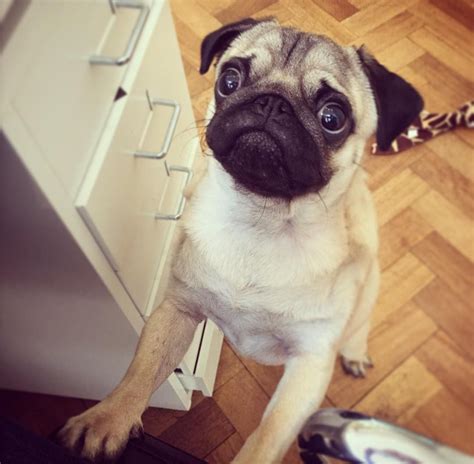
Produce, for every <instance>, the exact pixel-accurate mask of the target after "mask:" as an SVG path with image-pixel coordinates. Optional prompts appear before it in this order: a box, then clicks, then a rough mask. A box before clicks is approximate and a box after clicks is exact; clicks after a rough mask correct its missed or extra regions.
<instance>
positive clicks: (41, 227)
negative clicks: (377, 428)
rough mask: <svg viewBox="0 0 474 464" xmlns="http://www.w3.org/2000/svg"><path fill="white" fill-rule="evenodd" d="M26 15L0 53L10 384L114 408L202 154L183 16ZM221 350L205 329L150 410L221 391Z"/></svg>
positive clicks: (0, 340)
mask: <svg viewBox="0 0 474 464" xmlns="http://www.w3.org/2000/svg"><path fill="white" fill-rule="evenodd" d="M111 5H112V6H114V8H111ZM11 8H15V9H16V11H14V14H9V13H11V11H10V12H9V11H8V10H6V12H4V11H2V15H3V18H4V21H5V22H6V25H7V27H6V28H5V30H6V31H7V34H8V35H6V36H4V37H2V44H1V45H2V47H3V55H2V63H1V66H2V89H1V90H2V94H1V118H2V130H3V133H2V134H1V137H0V150H1V157H0V175H1V176H2V177H3V181H1V179H0V181H1V182H0V184H1V188H2V192H1V193H2V195H1V197H2V199H1V200H0V214H1V218H2V219H1V222H0V224H1V227H0V243H1V244H2V245H0V272H1V275H0V277H1V278H0V369H1V374H2V375H0V387H3V388H12V389H21V390H29V391H38V392H45V393H54V394H60V395H66V396H78V397H84V398H93V399H100V398H102V397H103V396H104V395H105V394H107V393H108V391H110V390H111V389H112V388H113V387H114V386H115V384H116V383H117V381H118V380H119V379H120V377H121V375H123V373H124V372H125V369H126V366H127V364H128V362H129V361H130V359H131V357H132V355H133V352H134V348H135V345H136V342H137V340H138V334H139V332H140V331H141V329H142V327H143V325H144V321H145V320H146V318H147V317H148V316H149V314H150V312H151V310H152V309H154V307H155V306H156V305H157V304H158V303H159V302H160V297H161V294H162V290H163V286H164V285H165V284H164V282H165V274H166V272H164V270H165V269H166V268H167V266H166V265H165V263H168V264H169V260H167V258H168V257H169V256H168V254H169V249H170V243H171V241H172V239H173V235H174V233H175V230H176V222H177V220H176V219H177V218H178V217H179V216H180V214H179V213H180V212H181V210H182V208H183V207H185V204H184V201H183V197H182V191H183V188H184V186H185V184H186V182H187V181H188V180H189V178H190V176H191V174H192V169H193V167H194V164H195V159H196V158H197V157H196V153H197V151H198V149H199V145H198V137H195V138H194V140H193V141H192V142H191V143H189V140H190V138H191V137H192V136H193V135H197V134H193V130H194V129H192V127H193V124H194V117H193V113H192V107H191V102H190V98H189V94H188V90H187V85H186V80H185V75H184V70H183V66H182V63H181V58H180V54H179V47H178V43H177V39H176V35H175V31H174V26H173V21H172V16H171V12H170V9H169V5H168V4H167V2H165V1H163V0H154V1H152V0H150V1H145V0H143V1H140V0H136V1H135V0H116V1H115V2H113V1H112V2H111V3H109V1H108V0H82V1H68V0H64V1H57V0H54V1H53V0H51V1H48V0H32V1H31V2H13V3H11V4H10V5H9V9H11ZM12 18H13V19H12ZM8 21H12V22H13V24H12V23H8ZM126 52H130V53H128V55H129V57H127V58H126V59H123V60H119V57H123V56H124V54H125V55H126V54H127V53H126ZM98 56H102V57H106V59H105V60H102V61H108V62H109V63H105V64H97V63H95V62H96V61H101V60H100V59H98V58H97V57H98ZM117 60H118V61H123V62H120V63H116V64H113V62H114V61H117ZM184 130H186V132H185V133H183V131H184ZM180 134H181V137H180ZM137 155H140V156H137ZM2 246H3V248H2ZM221 343H222V334H221V332H220V331H219V330H218V329H217V327H216V326H215V325H214V324H213V323H212V322H210V321H206V322H204V323H202V324H201V325H200V326H199V328H198V330H197V332H196V335H195V337H194V341H193V343H192V345H191V347H190V349H189V351H188V353H187V354H186V356H185V357H184V359H183V361H182V363H181V365H180V366H179V368H178V369H177V371H176V373H174V374H172V375H171V376H170V378H169V379H168V381H167V382H165V384H163V386H162V387H161V388H160V389H159V390H158V391H157V392H156V393H155V395H154V396H153V398H152V402H151V404H153V405H155V406H163V407H170V408H176V409H187V408H189V406H190V400H191V394H192V391H193V390H201V391H202V392H203V393H204V394H206V395H210V394H212V388H213V384H214V379H215V374H216V369H217V363H218V359H219V353H220V347H221Z"/></svg>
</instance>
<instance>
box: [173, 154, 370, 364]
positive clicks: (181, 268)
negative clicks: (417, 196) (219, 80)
mask: <svg viewBox="0 0 474 464" xmlns="http://www.w3.org/2000/svg"><path fill="white" fill-rule="evenodd" d="M361 185H363V183H361ZM363 188H364V189H365V186H363ZM356 191H357V189H356ZM359 196H360V195H359ZM354 197H357V196H356V195H355V196H354ZM355 203H357V201H356V202H355ZM347 206H348V202H347V201H339V202H337V203H332V204H331V205H330V208H327V205H326V204H325V203H324V202H323V201H322V200H321V197H319V196H317V195H315V196H313V197H312V198H310V197H307V198H304V199H302V200H299V201H295V202H293V203H292V204H291V205H290V206H288V205H284V204H283V203H276V202H275V201H270V200H267V201H266V202H265V200H263V199H256V198H255V197H254V196H251V195H247V194H245V193H243V192H239V191H237V190H235V187H234V185H233V182H232V180H231V179H230V177H229V176H228V175H227V174H226V173H225V172H224V171H222V169H221V168H220V166H219V165H218V164H217V163H215V162H214V161H212V162H211V164H210V167H209V171H208V173H207V176H206V177H205V178H204V179H203V181H202V182H201V184H200V185H199V187H198V189H197V191H196V192H195V195H194V196H193V200H192V203H191V205H190V209H189V213H188V216H187V218H186V223H185V233H186V239H185V241H184V244H183V247H182V249H181V250H180V251H179V254H178V259H177V260H176V266H175V275H177V276H178V277H179V279H180V280H181V281H184V282H185V284H186V286H188V288H189V289H190V293H189V295H190V296H189V298H190V300H192V302H190V306H192V307H193V308H194V310H196V308H199V309H198V311H199V312H201V313H202V314H203V315H205V316H207V317H210V318H211V319H213V320H214V321H215V322H216V323H217V324H218V325H219V326H220V327H221V329H222V330H223V331H224V332H225V334H226V336H227V337H228V338H229V339H230V341H231V342H232V343H233V344H234V345H236V347H237V348H238V349H239V350H240V351H241V352H243V353H244V354H246V355H250V356H253V357H256V358H257V359H258V360H260V361H264V362H270V363H274V362H281V361H283V360H284V358H285V357H286V356H288V355H291V354H292V353H293V352H295V351H299V350H303V349H304V350H314V349H317V345H318V343H319V342H321V340H325V341H327V339H328V338H331V339H336V338H337V336H338V335H339V334H340V333H342V331H343V329H344V326H345V323H346V322H347V320H348V318H349V316H350V312H351V310H352V307H353V305H354V302H355V300H356V298H357V292H358V287H359V286H360V283H361V280H362V278H363V277H362V276H363V274H364V272H366V260H364V259H360V258H359V255H358V254H357V256H355V255H354V250H355V249H356V248H359V244H355V242H354V233H353V232H356V235H357V234H358V233H359V232H357V230H358V228H357V227H356V226H355V224H352V222H351V220H350V218H352V217H353V216H354V215H353V214H352V215H351V214H348V212H347ZM366 206H367V205H366ZM368 206H369V208H368V209H367V208H365V210H368V211H369V213H370V212H371V209H370V206H371V205H370V204H369V205H368ZM359 209H360V208H359ZM362 211H364V208H361V211H359V213H361V212H362ZM369 215H370V214H369ZM366 216H367V215H366V214H364V215H363V217H360V215H359V220H360V221H362V222H364V221H366V219H367V217H366ZM359 229H360V228H359ZM359 235H360V234H359ZM362 235H364V234H362ZM358 238H359V239H358V240H357V242H360V238H361V237H358ZM193 291H194V293H193Z"/></svg>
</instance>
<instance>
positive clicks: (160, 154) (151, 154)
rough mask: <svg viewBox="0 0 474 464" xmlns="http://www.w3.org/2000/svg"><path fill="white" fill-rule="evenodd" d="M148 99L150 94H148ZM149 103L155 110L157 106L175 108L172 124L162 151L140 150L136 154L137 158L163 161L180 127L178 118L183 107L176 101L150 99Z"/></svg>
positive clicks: (169, 125)
mask: <svg viewBox="0 0 474 464" xmlns="http://www.w3.org/2000/svg"><path fill="white" fill-rule="evenodd" d="M147 97H148V93H147ZM148 102H149V104H150V108H151V109H153V107H154V106H155V105H163V106H170V107H171V108H174V110H173V114H172V115H171V119H170V122H169V124H168V129H166V134H165V138H164V140H163V145H162V146H161V149H160V151H142V150H138V151H136V152H135V153H134V155H135V156H136V157H137V158H151V159H163V158H164V157H165V156H166V155H167V154H168V151H169V149H170V146H171V141H172V139H173V135H174V132H175V130H176V126H177V125H178V118H179V114H180V112H181V106H180V105H179V103H178V102H177V101H175V100H165V99H164V98H154V99H150V98H149V97H148Z"/></svg>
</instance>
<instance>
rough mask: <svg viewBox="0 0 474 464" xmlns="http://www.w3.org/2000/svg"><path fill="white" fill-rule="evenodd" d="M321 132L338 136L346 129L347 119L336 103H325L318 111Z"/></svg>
mask: <svg viewBox="0 0 474 464" xmlns="http://www.w3.org/2000/svg"><path fill="white" fill-rule="evenodd" d="M319 119H320V121H321V126H322V128H323V130H324V131H325V132H327V133H329V134H340V133H341V132H342V131H343V130H344V128H345V127H346V122H347V117H346V114H345V113H344V110H343V109H342V108H341V106H340V105H338V104H337V103H326V104H325V105H324V106H323V107H322V108H321V110H320V111H319Z"/></svg>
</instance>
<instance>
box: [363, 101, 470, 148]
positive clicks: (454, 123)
mask: <svg viewBox="0 0 474 464" xmlns="http://www.w3.org/2000/svg"><path fill="white" fill-rule="evenodd" d="M456 127H468V128H473V127H474V100H471V101H469V102H467V103H464V105H462V106H461V107H460V108H459V109H458V110H456V111H452V112H450V113H429V112H428V111H422V112H421V113H420V115H419V116H418V117H417V118H416V119H415V120H414V121H413V123H412V124H411V125H410V126H409V127H408V128H407V129H406V130H405V131H404V132H402V133H401V134H400V135H399V136H398V137H397V138H396V139H395V140H394V141H393V142H392V145H391V146H390V148H389V149H388V150H387V151H381V150H379V149H378V147H377V144H376V143H374V144H372V154H374V155H393V154H396V153H400V152H401V151H404V150H407V149H408V148H410V147H413V146H414V145H418V144H420V143H423V142H426V141H427V140H429V139H431V138H433V137H435V136H436V135H439V134H442V133H443V132H447V131H450V130H452V129H455V128H456Z"/></svg>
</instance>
